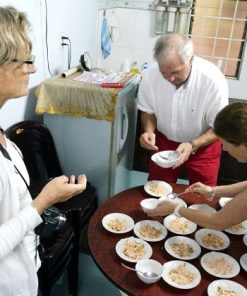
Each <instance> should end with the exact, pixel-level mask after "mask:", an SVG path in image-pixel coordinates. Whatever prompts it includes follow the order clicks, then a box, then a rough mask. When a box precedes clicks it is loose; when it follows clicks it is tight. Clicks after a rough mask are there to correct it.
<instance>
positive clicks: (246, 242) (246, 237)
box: [243, 234, 247, 247]
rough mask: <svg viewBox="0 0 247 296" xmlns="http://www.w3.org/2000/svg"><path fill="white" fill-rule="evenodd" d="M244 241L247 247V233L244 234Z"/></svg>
mask: <svg viewBox="0 0 247 296" xmlns="http://www.w3.org/2000/svg"><path fill="white" fill-rule="evenodd" d="M243 242H244V244H245V245H246V247H247V234H245V235H244V236H243Z"/></svg>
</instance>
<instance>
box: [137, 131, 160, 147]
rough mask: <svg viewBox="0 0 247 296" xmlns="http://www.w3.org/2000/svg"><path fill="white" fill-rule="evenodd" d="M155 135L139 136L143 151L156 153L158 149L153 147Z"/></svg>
mask: <svg viewBox="0 0 247 296" xmlns="http://www.w3.org/2000/svg"><path fill="white" fill-rule="evenodd" d="M155 137H156V135H155V133H154V132H145V133H143V134H142V135H141V136H140V145H141V147H143V148H144V149H147V150H154V151H158V149H159V148H158V147H157V146H156V145H155V142H156V140H155Z"/></svg>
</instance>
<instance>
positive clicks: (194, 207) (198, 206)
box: [189, 204, 216, 213]
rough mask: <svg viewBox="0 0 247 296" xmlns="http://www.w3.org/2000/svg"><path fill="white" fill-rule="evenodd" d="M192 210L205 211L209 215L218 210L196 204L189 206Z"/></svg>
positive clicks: (206, 205)
mask: <svg viewBox="0 0 247 296" xmlns="http://www.w3.org/2000/svg"><path fill="white" fill-rule="evenodd" d="M189 208H190V209H196V210H205V211H207V212H209V213H216V210H215V209H214V208H212V207H210V206H209V205H208V204H194V205H191V206H189Z"/></svg>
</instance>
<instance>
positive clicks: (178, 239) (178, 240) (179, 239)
mask: <svg viewBox="0 0 247 296" xmlns="http://www.w3.org/2000/svg"><path fill="white" fill-rule="evenodd" d="M182 243H184V244H187V245H188V246H189V247H190V248H191V254H190V255H188V256H183V255H179V254H177V253H176V252H175V251H174V250H173V248H172V247H173V245H174V244H182ZM164 246H165V249H166V251H167V253H169V254H170V255H171V256H173V257H175V258H178V259H181V260H192V259H194V258H197V257H198V256H199V255H200V254H201V247H200V246H199V245H198V243H197V242H196V241H195V240H193V239H191V238H189V237H186V236H172V237H170V238H168V239H167V240H166V241H165V245H164Z"/></svg>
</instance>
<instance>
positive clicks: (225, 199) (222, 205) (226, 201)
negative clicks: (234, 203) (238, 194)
mask: <svg viewBox="0 0 247 296" xmlns="http://www.w3.org/2000/svg"><path fill="white" fill-rule="evenodd" d="M230 200H232V197H221V198H220V200H219V204H220V206H221V207H222V208H223V207H224V206H225V205H226V204H227V203H228V202H229V201H230Z"/></svg>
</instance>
